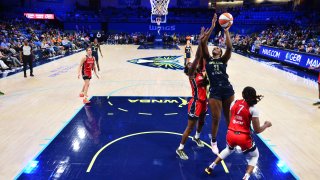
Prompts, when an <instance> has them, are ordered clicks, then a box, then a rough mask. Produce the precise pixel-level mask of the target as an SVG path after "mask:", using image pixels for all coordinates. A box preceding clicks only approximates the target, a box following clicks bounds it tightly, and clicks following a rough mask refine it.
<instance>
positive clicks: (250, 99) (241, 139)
mask: <svg viewBox="0 0 320 180" xmlns="http://www.w3.org/2000/svg"><path fill="white" fill-rule="evenodd" d="M242 97H243V99H240V100H236V101H235V102H234V103H233V105H232V108H231V121H230V124H229V126H228V132H227V137H226V139H227V147H226V148H225V149H224V150H223V151H222V152H221V153H220V154H219V155H218V157H217V158H216V160H215V161H214V162H213V163H212V164H211V165H210V166H209V167H207V168H206V169H205V171H206V172H207V173H208V174H211V172H212V170H213V169H214V167H215V166H216V165H217V164H218V163H220V162H221V161H222V160H223V159H225V158H227V157H228V156H229V155H230V154H232V153H233V152H234V151H235V147H236V146H239V147H240V148H241V150H242V152H243V153H244V154H245V155H247V156H248V160H249V161H248V167H247V170H246V173H245V175H244V177H243V178H242V179H244V180H247V179H249V177H250V175H251V173H252V171H253V169H254V167H255V166H256V164H257V162H258V158H259V151H258V148H257V147H256V145H255V143H254V141H253V139H252V137H251V131H250V125H251V122H252V126H253V130H254V132H255V133H257V134H259V133H261V132H263V131H264V130H266V129H267V128H268V127H271V126H272V124H271V122H269V121H265V122H264V124H263V125H262V126H260V121H259V111H258V109H257V108H256V107H255V105H256V104H257V103H258V102H259V101H260V100H261V99H262V97H263V96H261V95H257V94H256V90H255V89H254V88H253V87H249V86H248V87H245V88H244V89H243V91H242Z"/></svg>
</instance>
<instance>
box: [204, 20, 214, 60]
mask: <svg viewBox="0 0 320 180" xmlns="http://www.w3.org/2000/svg"><path fill="white" fill-rule="evenodd" d="M216 21H217V14H214V16H213V18H212V21H211V27H210V29H209V30H206V31H205V33H204V38H202V40H201V47H202V52H203V58H205V59H208V58H209V57H210V54H209V50H208V45H207V43H208V40H209V37H210V35H211V33H212V31H213V29H214V27H215V25H216Z"/></svg>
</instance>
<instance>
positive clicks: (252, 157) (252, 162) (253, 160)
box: [242, 147, 259, 180]
mask: <svg viewBox="0 0 320 180" xmlns="http://www.w3.org/2000/svg"><path fill="white" fill-rule="evenodd" d="M247 156H248V157H249V162H248V166H247V170H246V174H245V175H244V176H243V178H242V179H243V180H248V179H249V178H250V175H251V174H252V172H253V169H254V167H255V166H256V165H257V162H258V159H259V150H258V148H257V147H255V148H254V150H253V151H251V152H249V153H248V154H247Z"/></svg>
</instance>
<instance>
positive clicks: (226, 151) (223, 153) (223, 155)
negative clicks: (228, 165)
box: [205, 146, 234, 174]
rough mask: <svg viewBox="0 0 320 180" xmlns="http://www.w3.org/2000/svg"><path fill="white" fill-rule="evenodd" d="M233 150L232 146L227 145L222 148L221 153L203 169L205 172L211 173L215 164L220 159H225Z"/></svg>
mask: <svg viewBox="0 0 320 180" xmlns="http://www.w3.org/2000/svg"><path fill="white" fill-rule="evenodd" d="M233 152H234V148H231V147H229V146H227V147H226V148H225V149H224V150H222V151H221V153H220V154H219V155H218V157H217V158H216V159H215V160H214V162H213V163H211V164H210V166H209V167H207V168H206V169H205V172H206V173H207V174H211V172H212V170H213V169H214V168H215V167H216V165H217V164H219V163H220V162H221V161H222V160H224V159H226V158H227V157H228V156H229V155H230V154H232V153H233Z"/></svg>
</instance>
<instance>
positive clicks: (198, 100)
mask: <svg viewBox="0 0 320 180" xmlns="http://www.w3.org/2000/svg"><path fill="white" fill-rule="evenodd" d="M203 32H204V28H202V30H201V34H200V38H201V37H203ZM199 44H200V43H199ZM199 46H200V45H199ZM201 59H202V52H201V47H198V50H197V53H196V57H195V60H194V61H193V63H190V62H189V63H188V64H187V65H186V67H185V73H186V74H187V75H188V76H189V82H190V85H191V89H192V98H191V99H190V101H189V104H188V125H187V128H186V129H185V131H184V133H183V135H182V139H181V142H180V145H179V147H178V149H177V150H176V153H177V154H178V155H179V157H180V158H181V159H183V160H187V159H188V156H187V155H186V153H185V152H184V150H183V149H184V144H185V143H186V141H187V139H188V136H189V135H190V133H191V131H192V130H193V128H194V127H195V126H196V125H197V129H196V134H195V136H194V137H193V138H192V140H193V141H194V142H196V143H197V145H198V146H199V147H203V146H204V144H203V143H202V141H201V140H200V132H201V130H202V127H203V124H204V119H205V116H206V112H207V95H206V86H207V85H208V80H207V78H206V76H205V72H204V71H203V69H204V68H203V62H202V60H201Z"/></svg>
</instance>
